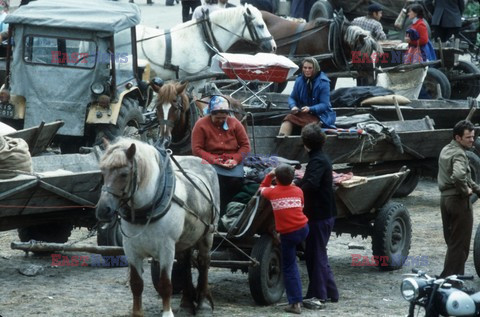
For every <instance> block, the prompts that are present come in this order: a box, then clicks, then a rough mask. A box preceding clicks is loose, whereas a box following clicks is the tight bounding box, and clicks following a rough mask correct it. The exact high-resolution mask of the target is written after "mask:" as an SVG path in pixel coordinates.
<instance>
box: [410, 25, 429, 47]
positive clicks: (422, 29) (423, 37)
mask: <svg viewBox="0 0 480 317" xmlns="http://www.w3.org/2000/svg"><path fill="white" fill-rule="evenodd" d="M411 28H412V29H415V30H416V31H417V32H418V35H419V36H420V38H419V39H418V40H416V41H412V40H410V43H408V44H409V45H410V46H423V45H425V44H427V43H428V30H427V26H426V25H425V21H423V19H418V20H417V22H415V23H413V24H412V26H411Z"/></svg>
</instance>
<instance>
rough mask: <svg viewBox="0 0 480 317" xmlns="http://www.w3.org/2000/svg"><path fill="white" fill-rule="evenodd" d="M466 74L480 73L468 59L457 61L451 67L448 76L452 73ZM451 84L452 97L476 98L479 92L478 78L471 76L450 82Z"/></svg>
mask: <svg viewBox="0 0 480 317" xmlns="http://www.w3.org/2000/svg"><path fill="white" fill-rule="evenodd" d="M468 74H480V69H478V67H477V66H475V64H473V63H472V62H468V61H459V62H458V64H457V65H456V66H454V67H453V69H452V71H451V73H450V74H449V75H450V76H452V75H468ZM451 86H452V95H451V98H452V99H463V100H465V99H467V98H468V97H472V98H477V97H478V95H479V94H480V78H472V79H469V80H456V81H452V82H451Z"/></svg>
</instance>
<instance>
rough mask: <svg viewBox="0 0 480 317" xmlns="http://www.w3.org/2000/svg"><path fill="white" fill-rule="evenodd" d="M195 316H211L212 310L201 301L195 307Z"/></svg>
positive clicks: (206, 303) (207, 304)
mask: <svg viewBox="0 0 480 317" xmlns="http://www.w3.org/2000/svg"><path fill="white" fill-rule="evenodd" d="M195 316H202V317H207V316H209V317H210V316H213V309H212V307H211V306H210V305H209V303H208V302H206V301H202V302H200V303H199V304H198V306H197V312H196V314H195Z"/></svg>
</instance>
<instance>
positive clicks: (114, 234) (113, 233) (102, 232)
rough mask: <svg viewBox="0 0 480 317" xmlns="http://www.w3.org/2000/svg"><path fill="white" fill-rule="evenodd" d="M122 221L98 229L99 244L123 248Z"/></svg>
mask: <svg viewBox="0 0 480 317" xmlns="http://www.w3.org/2000/svg"><path fill="white" fill-rule="evenodd" d="M119 221H120V220H118V221H115V223H110V224H109V225H108V227H107V228H105V229H102V228H100V227H99V228H98V229H97V244H98V245H105V246H111V247H115V246H118V247H121V246H123V237H122V233H121V232H120V222H119Z"/></svg>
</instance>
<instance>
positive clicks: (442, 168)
mask: <svg viewBox="0 0 480 317" xmlns="http://www.w3.org/2000/svg"><path fill="white" fill-rule="evenodd" d="M474 140H475V130H474V126H473V124H472V123H471V122H470V121H467V120H462V121H460V122H458V123H457V124H456V125H455V127H453V140H452V141H450V143H449V144H447V145H446V146H445V147H444V148H443V149H442V151H441V152H440V156H439V158H438V188H439V189H440V192H441V198H440V210H441V213H442V223H443V236H444V238H445V242H446V243H447V254H446V255H445V263H444V266H443V272H442V274H440V276H441V277H447V276H449V275H453V274H464V270H465V262H466V261H467V258H468V253H469V250H470V240H471V238H472V227H473V210H472V203H471V201H470V196H471V195H472V193H475V194H477V195H479V194H480V186H478V185H477V184H475V182H474V181H473V180H472V176H471V172H470V166H469V163H468V157H467V154H466V152H465V151H466V150H467V149H470V148H472V146H473V142H474Z"/></svg>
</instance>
